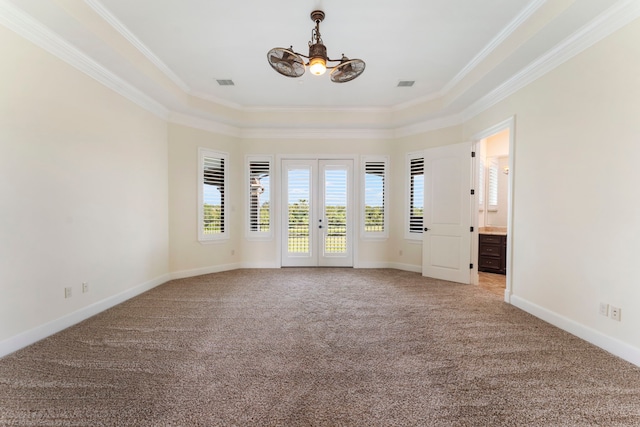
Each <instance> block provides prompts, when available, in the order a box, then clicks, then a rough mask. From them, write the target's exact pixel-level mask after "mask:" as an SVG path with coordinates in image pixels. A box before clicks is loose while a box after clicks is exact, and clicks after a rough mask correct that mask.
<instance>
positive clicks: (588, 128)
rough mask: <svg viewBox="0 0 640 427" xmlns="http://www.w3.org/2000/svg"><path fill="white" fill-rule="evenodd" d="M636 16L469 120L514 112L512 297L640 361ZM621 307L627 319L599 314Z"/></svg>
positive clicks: (488, 122)
mask: <svg viewBox="0 0 640 427" xmlns="http://www.w3.org/2000/svg"><path fill="white" fill-rule="evenodd" d="M638 40H640V21H638V20H636V21H635V22H633V23H631V24H630V25H628V26H626V27H624V28H623V29H621V30H620V31H618V32H616V33H614V34H613V35H611V36H609V37H607V38H606V39H604V40H602V41H601V42H599V43H597V44H596V45H595V46H593V47H592V48H590V49H588V50H586V51H584V52H583V53H581V54H579V55H577V56H576V57H574V58H573V59H571V60H570V61H568V62H566V63H565V64H563V65H562V66H560V67H559V68H557V69H555V70H554V71H552V72H550V73H548V74H546V75H545V76H543V77H541V78H540V79H538V80H537V81H535V82H534V83H532V84H530V85H529V86H527V87H525V88H524V89H522V90H520V91H519V92H517V93H516V94H514V95H512V96H511V97H509V98H508V99H506V100H504V101H503V102H501V103H500V104H498V105H496V106H495V107H493V108H491V109H489V110H487V111H485V112H484V113H482V114H480V115H479V116H477V117H476V118H474V119H472V120H469V121H468V122H467V123H466V124H465V134H466V135H468V136H469V137H470V136H471V135H474V134H476V133H478V132H480V131H482V130H483V129H486V128H488V127H490V126H492V125H493V124H495V123H498V122H500V121H502V120H504V119H505V118H507V117H510V116H512V115H515V117H516V135H515V141H516V142H515V153H512V155H515V167H514V170H513V171H512V172H513V173H515V176H514V180H515V182H514V191H515V194H514V217H513V221H514V222H513V232H514V235H513V239H514V240H513V269H512V274H513V298H512V301H513V302H514V303H516V304H517V305H519V306H521V307H523V308H525V309H526V310H528V311H530V312H533V313H535V314H536V315H539V316H541V317H543V318H546V319H547V320H549V321H552V322H554V323H555V324H558V325H560V326H562V327H564V328H565V329H568V330H570V331H572V332H574V333H576V334H578V335H580V336H583V337H585V338H587V339H589V340H590V341H592V342H595V343H597V344H599V345H601V346H604V347H605V348H608V349H610V350H613V351H615V352H616V353H617V354H619V355H623V356H624V357H625V358H627V359H629V360H634V361H635V363H637V364H640V333H638V325H640V286H638V283H637V280H638V279H637V264H638V259H639V257H640V221H639V218H640V199H638V197H637V193H638V191H637V183H638V182H640V168H638V160H637V159H638V158H640V144H639V143H638V135H640V120H638V113H639V112H640V109H639V107H638V106H639V105H640V104H639V101H638V100H640V73H639V72H638V70H639V60H638V58H640V44H639V43H638V42H637V41H638ZM601 301H602V302H606V303H609V304H612V305H614V306H617V307H620V308H622V321H621V322H616V321H613V320H611V319H610V318H607V317H604V316H601V315H599V314H598V307H599V302H601Z"/></svg>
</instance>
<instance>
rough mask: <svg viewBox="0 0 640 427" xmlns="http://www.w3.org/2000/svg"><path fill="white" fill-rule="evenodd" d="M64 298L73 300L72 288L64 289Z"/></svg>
mask: <svg viewBox="0 0 640 427" xmlns="http://www.w3.org/2000/svg"><path fill="white" fill-rule="evenodd" d="M64 297H65V298H71V288H64Z"/></svg>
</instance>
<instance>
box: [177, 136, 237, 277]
mask: <svg viewBox="0 0 640 427" xmlns="http://www.w3.org/2000/svg"><path fill="white" fill-rule="evenodd" d="M198 147H203V148H209V149H212V150H216V151H220V152H224V153H227V154H228V155H229V163H230V167H229V170H228V173H229V176H228V178H229V182H228V183H227V184H228V187H227V193H226V194H225V203H227V204H228V209H229V210H228V213H229V217H228V218H227V219H228V223H227V226H228V227H229V230H230V233H229V236H230V238H229V239H225V240H219V241H214V242H211V243H206V244H203V243H200V242H198V227H197V223H198V210H197V208H198V185H199V177H198ZM241 157H242V151H241V149H240V141H239V140H238V139H237V138H233V137H229V136H222V135H217V134H214V133H211V132H207V131H204V130H199V129H193V128H188V127H185V126H181V125H176V124H171V125H169V200H170V203H169V230H170V242H171V244H170V262H169V265H170V269H171V271H172V273H173V274H174V276H175V277H183V276H193V275H196V274H204V273H209V272H215V271H222V270H228V269H233V268H237V267H238V266H239V263H240V261H241V251H240V248H241V245H242V239H241V237H242V236H241V234H240V233H238V230H239V227H241V225H242V221H241V216H242V215H243V209H244V204H243V202H244V198H243V197H242V194H243V192H242V183H243V182H244V180H243V175H242V168H241V165H242V161H241V160H240V158H241ZM232 252H233V255H232Z"/></svg>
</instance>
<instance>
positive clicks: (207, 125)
mask: <svg viewBox="0 0 640 427" xmlns="http://www.w3.org/2000/svg"><path fill="white" fill-rule="evenodd" d="M168 121H169V122H170V123H175V124H178V125H182V126H187V127H191V128H195V129H200V130H205V131H207V132H213V133H217V134H221V135H227V136H232V137H234V138H240V137H241V136H242V130H241V129H240V128H237V127H235V126H230V125H226V124H223V123H220V122H217V121H214V120H208V119H203V118H200V117H196V116H191V115H188V114H183V113H178V112H175V111H172V112H171V113H169V117H168Z"/></svg>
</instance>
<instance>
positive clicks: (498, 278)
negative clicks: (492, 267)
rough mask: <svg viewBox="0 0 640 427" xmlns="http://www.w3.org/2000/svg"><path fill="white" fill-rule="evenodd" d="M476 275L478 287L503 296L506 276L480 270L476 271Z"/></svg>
mask: <svg viewBox="0 0 640 427" xmlns="http://www.w3.org/2000/svg"><path fill="white" fill-rule="evenodd" d="M478 276H479V280H478V286H479V287H480V288H482V289H486V290H487V291H489V292H491V293H493V294H496V295H499V296H500V297H504V290H505V289H506V287H507V276H505V275H504V274H495V273H484V272H482V271H481V272H479V273H478Z"/></svg>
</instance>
